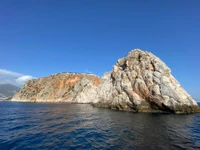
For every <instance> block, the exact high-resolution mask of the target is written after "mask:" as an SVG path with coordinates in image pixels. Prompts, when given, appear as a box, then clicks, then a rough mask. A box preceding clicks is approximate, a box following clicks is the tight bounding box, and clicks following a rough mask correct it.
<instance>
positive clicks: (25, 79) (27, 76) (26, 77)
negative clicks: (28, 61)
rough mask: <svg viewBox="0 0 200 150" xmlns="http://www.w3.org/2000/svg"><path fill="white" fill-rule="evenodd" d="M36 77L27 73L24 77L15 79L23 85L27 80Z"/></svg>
mask: <svg viewBox="0 0 200 150" xmlns="http://www.w3.org/2000/svg"><path fill="white" fill-rule="evenodd" d="M31 79H34V77H32V76H29V75H25V76H22V77H19V78H17V79H16V80H15V81H16V82H17V83H18V84H19V85H23V84H24V83H26V81H28V80H31Z"/></svg>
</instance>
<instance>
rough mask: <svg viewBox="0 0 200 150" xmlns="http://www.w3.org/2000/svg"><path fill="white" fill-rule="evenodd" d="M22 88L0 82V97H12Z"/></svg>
mask: <svg viewBox="0 0 200 150" xmlns="http://www.w3.org/2000/svg"><path fill="white" fill-rule="evenodd" d="M19 90H20V88H19V87H17V86H14V85H12V84H0V99H1V98H3V99H4V98H7V97H12V96H13V95H14V94H15V93H16V92H17V91H19Z"/></svg>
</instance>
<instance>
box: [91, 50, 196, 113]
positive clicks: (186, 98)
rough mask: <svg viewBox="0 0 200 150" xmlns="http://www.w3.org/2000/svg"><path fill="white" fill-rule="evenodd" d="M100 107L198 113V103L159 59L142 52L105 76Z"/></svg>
mask: <svg viewBox="0 0 200 150" xmlns="http://www.w3.org/2000/svg"><path fill="white" fill-rule="evenodd" d="M97 99H98V103H96V104H94V105H95V106H99V107H109V108H111V109H117V110H130V111H135V112H158V111H161V112H173V113H174V112H176V113H181V112H195V111H196V110H197V109H199V108H198V107H197V103H196V102H195V101H194V100H193V99H192V97H191V96H190V95H189V94H188V93H187V92H186V91H185V90H184V89H183V88H182V87H181V85H180V83H179V82H178V81H177V80H176V79H175V78H174V77H173V76H172V75H171V70H170V69H169V68H168V67H167V66H166V64H165V63H164V62H162V61H161V60H160V59H159V58H158V57H156V56H154V55H153V54H152V53H150V52H144V51H141V50H139V49H135V50H133V51H131V52H130V53H129V54H128V56H127V57H125V58H121V59H119V60H118V61H117V63H116V65H114V67H113V70H112V71H111V72H109V73H106V74H105V75H104V76H103V77H102V80H101V83H100V85H99V88H98V91H97Z"/></svg>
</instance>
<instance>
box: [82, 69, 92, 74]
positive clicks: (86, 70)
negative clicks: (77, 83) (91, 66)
mask: <svg viewBox="0 0 200 150" xmlns="http://www.w3.org/2000/svg"><path fill="white" fill-rule="evenodd" d="M84 72H85V73H89V74H92V72H91V71H89V70H88V69H85V70H84Z"/></svg>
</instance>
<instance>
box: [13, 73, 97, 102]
mask: <svg viewBox="0 0 200 150" xmlns="http://www.w3.org/2000/svg"><path fill="white" fill-rule="evenodd" d="M99 82H100V78H99V77H97V76H95V75H91V74H75V73H60V74H56V75H51V76H49V77H44V78H39V79H33V80H30V81H28V82H27V83H26V84H25V85H24V87H23V88H22V89H21V90H20V91H19V92H18V93H17V94H15V95H14V97H13V98H12V101H23V102H25V101H26V102H69V103H91V102H95V96H96V94H97V93H96V91H97V90H96V89H97V86H98V85H99Z"/></svg>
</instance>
